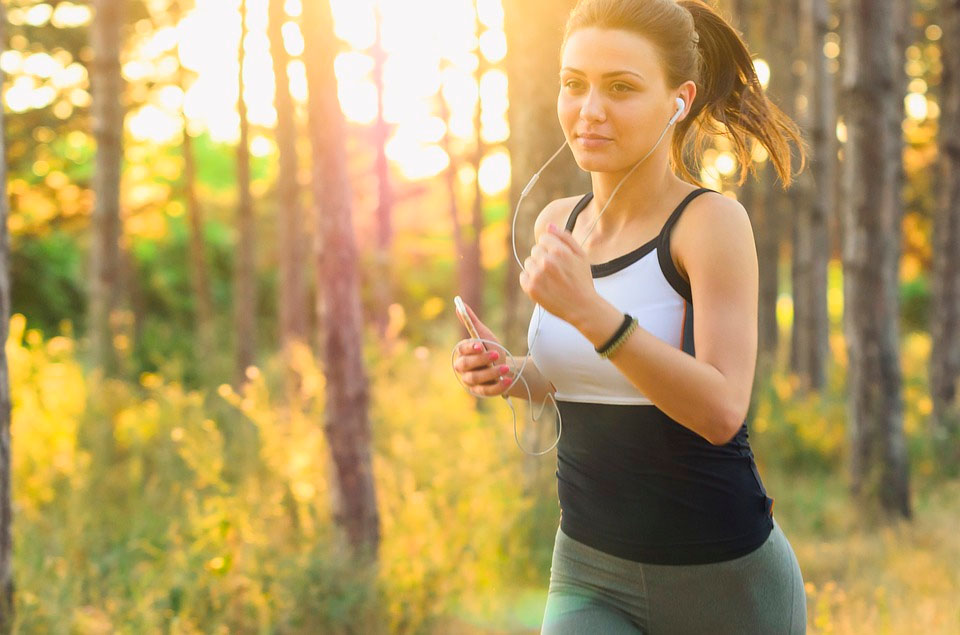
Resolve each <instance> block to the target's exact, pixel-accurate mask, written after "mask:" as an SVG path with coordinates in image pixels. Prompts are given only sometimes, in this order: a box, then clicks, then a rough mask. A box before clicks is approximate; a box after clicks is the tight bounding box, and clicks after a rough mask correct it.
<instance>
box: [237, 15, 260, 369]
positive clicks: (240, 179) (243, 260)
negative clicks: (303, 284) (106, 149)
mask: <svg viewBox="0 0 960 635" xmlns="http://www.w3.org/2000/svg"><path fill="white" fill-rule="evenodd" d="M240 21H241V29H240V33H241V35H240V46H239V56H240V57H239V59H240V70H239V73H238V85H239V89H240V92H239V96H238V98H237V110H238V112H239V114H240V141H239V143H238V144H237V190H238V192H239V206H238V208H237V233H238V235H239V237H240V239H239V244H238V245H237V260H236V271H235V272H234V324H235V328H236V336H237V365H236V369H235V379H234V384H235V386H236V387H238V388H239V387H240V386H241V385H242V384H243V383H244V382H245V381H246V372H247V368H248V367H249V366H251V365H252V364H253V362H254V354H255V353H254V350H255V345H256V326H255V319H256V315H255V314H256V295H255V294H256V269H255V267H256V263H255V258H254V237H253V236H254V231H255V228H254V218H253V199H252V197H251V196H250V145H249V127H250V126H249V123H248V121H247V104H246V101H245V100H244V98H243V91H244V83H243V68H244V58H245V57H246V56H245V55H244V51H243V43H244V40H245V39H246V36H247V2H246V0H241V3H240Z"/></svg>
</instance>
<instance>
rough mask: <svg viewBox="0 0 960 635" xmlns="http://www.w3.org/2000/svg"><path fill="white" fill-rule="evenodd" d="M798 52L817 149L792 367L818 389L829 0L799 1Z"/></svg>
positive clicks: (801, 211) (832, 164)
mask: <svg viewBox="0 0 960 635" xmlns="http://www.w3.org/2000/svg"><path fill="white" fill-rule="evenodd" d="M797 8H798V18H799V19H798V21H797V23H798V25H799V26H800V37H799V38H797V42H798V44H799V50H798V55H797V58H798V59H800V60H805V65H806V72H805V73H803V75H802V76H801V86H800V94H801V95H809V96H810V99H809V102H808V103H807V107H806V108H804V109H803V110H802V111H801V112H800V113H799V114H798V119H799V121H800V122H801V125H802V127H803V129H805V130H809V131H810V133H809V134H810V136H811V138H812V143H813V150H814V155H815V156H814V164H813V166H812V167H813V170H812V172H811V173H809V174H804V175H801V176H800V180H799V182H800V184H801V187H800V196H799V197H798V201H799V204H798V205H797V206H796V208H795V209H796V217H795V225H794V242H793V244H794V256H793V288H794V291H793V300H794V302H793V309H794V321H793V338H792V342H793V345H792V347H791V348H792V351H793V358H792V359H793V370H794V372H795V373H796V374H797V375H798V376H799V378H800V380H801V389H803V390H809V389H814V390H820V389H821V388H822V387H823V385H824V380H825V370H826V360H827V356H828V354H829V339H828V338H829V315H828V313H827V264H828V262H829V260H830V235H829V222H828V221H829V218H830V211H831V210H832V209H833V196H832V195H833V189H834V183H833V175H834V173H835V170H836V147H835V143H833V140H835V139H836V133H835V130H836V122H835V119H834V116H835V115H834V110H833V90H832V85H833V84H832V78H831V76H830V73H829V71H828V69H827V58H826V56H825V55H824V54H823V44H824V41H825V40H824V36H825V35H826V33H827V32H828V27H827V19H828V17H829V7H828V5H827V2H826V0H802V1H800V2H798V7H797Z"/></svg>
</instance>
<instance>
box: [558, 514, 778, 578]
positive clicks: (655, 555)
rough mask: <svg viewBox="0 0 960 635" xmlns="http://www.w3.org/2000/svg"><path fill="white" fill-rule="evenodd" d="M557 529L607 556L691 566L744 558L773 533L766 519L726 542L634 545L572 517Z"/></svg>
mask: <svg viewBox="0 0 960 635" xmlns="http://www.w3.org/2000/svg"><path fill="white" fill-rule="evenodd" d="M560 530H561V531H563V533H565V534H566V535H567V536H569V537H570V538H573V539H574V540H576V541H578V542H581V543H583V544H585V545H587V546H589V547H592V548H594V549H597V550H598V551H602V552H604V553H606V554H609V555H611V556H616V557H618V558H623V559H624V560H632V561H633V562H640V563H643V564H666V565H693V564H710V563H714V562H724V561H726V560H733V559H735V558H740V557H742V556H745V555H747V554H749V553H751V552H753V551H754V550H756V549H758V548H760V546H761V545H763V543H764V542H766V540H767V538H768V537H769V536H770V532H771V531H773V517H772V516H768V517H767V518H766V520H765V522H764V523H763V526H761V527H760V528H759V529H757V530H756V531H754V532H751V533H749V534H747V535H745V536H738V537H737V538H735V539H732V540H730V541H726V542H712V543H697V544H662V545H656V546H648V545H637V544H633V543H623V542H618V541H616V540H614V539H612V538H605V537H602V536H600V535H599V534H597V533H596V532H595V531H593V530H591V529H590V528H589V527H586V526H581V525H580V523H579V522H577V521H576V520H574V519H572V518H568V517H564V516H563V515H562V514H561V517H560Z"/></svg>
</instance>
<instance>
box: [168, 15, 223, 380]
mask: <svg viewBox="0 0 960 635" xmlns="http://www.w3.org/2000/svg"><path fill="white" fill-rule="evenodd" d="M186 4H187V3H186V2H185V1H182V2H175V3H173V5H171V10H172V11H174V12H175V13H174V24H176V23H178V22H179V21H180V20H182V19H183V17H184V16H185V15H186V13H187V8H186ZM178 60H179V51H178ZM187 79H188V71H187V70H186V69H185V68H184V67H183V64H182V63H181V65H180V71H179V73H178V75H177V81H178V83H179V86H180V90H182V91H183V92H184V94H186V92H187V89H188V88H189V86H188V82H187ZM180 117H181V119H182V121H183V145H182V147H181V152H182V153H183V183H182V187H183V199H184V201H185V203H186V208H187V222H188V223H189V224H190V238H189V240H190V286H191V289H192V292H193V304H194V316H195V320H196V323H195V324H194V337H195V338H196V343H197V355H196V359H197V360H198V361H201V360H203V361H205V360H208V359H209V356H210V355H211V354H212V353H213V350H214V343H213V339H214V325H213V295H212V293H211V291H210V270H209V267H208V266H207V256H206V241H205V240H204V234H203V210H202V209H201V208H200V201H199V199H198V198H197V164H196V157H195V156H194V149H193V137H191V136H190V129H189V121H188V119H187V114H186V112H185V111H184V110H183V109H182V108H181V113H180ZM201 363H203V362H202V361H201Z"/></svg>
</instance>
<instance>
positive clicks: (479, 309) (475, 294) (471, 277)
mask: <svg viewBox="0 0 960 635" xmlns="http://www.w3.org/2000/svg"><path fill="white" fill-rule="evenodd" d="M473 5H474V9H475V17H474V24H475V25H476V26H475V28H476V34H477V50H476V54H477V70H476V82H477V107H476V108H475V109H474V112H473V128H474V132H475V135H476V145H475V146H474V153H473V161H472V163H473V173H474V176H475V178H474V179H473V208H472V210H473V213H472V214H471V221H472V222H471V231H470V232H469V234H468V236H469V242H468V243H467V246H466V247H467V252H466V254H465V255H466V257H465V259H464V273H465V275H464V280H463V281H464V283H465V284H464V287H463V290H462V294H463V299H464V300H465V301H466V302H467V304H469V305H470V306H471V307H472V308H473V312H474V313H476V314H477V317H479V318H480V319H481V320H486V316H485V311H484V307H483V286H484V272H483V249H482V247H481V243H480V239H481V237H482V234H483V191H482V190H481V189H480V163H481V162H482V161H483V156H484V154H485V153H486V146H485V144H484V143H483V138H482V137H481V135H480V128H481V116H482V107H483V100H482V98H481V94H480V81H481V78H482V77H483V74H484V72H486V70H487V68H488V65H487V63H486V60H485V59H484V57H483V53H481V52H480V45H479V42H480V35H481V33H482V32H483V25H482V24H481V23H480V13H479V8H478V6H477V0H474V3H473Z"/></svg>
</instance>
